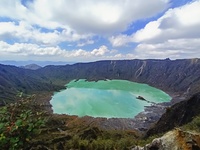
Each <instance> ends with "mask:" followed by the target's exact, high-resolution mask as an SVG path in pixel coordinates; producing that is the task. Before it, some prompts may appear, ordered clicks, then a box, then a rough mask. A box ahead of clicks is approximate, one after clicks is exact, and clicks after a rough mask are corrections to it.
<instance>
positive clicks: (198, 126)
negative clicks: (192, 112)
mask: <svg viewBox="0 0 200 150" xmlns="http://www.w3.org/2000/svg"><path fill="white" fill-rule="evenodd" d="M182 128H183V129H184V130H189V131H196V132H200V115H199V116H196V117H195V118H194V119H193V120H192V121H191V122H190V123H188V124H186V125H184V126H183V127H182Z"/></svg>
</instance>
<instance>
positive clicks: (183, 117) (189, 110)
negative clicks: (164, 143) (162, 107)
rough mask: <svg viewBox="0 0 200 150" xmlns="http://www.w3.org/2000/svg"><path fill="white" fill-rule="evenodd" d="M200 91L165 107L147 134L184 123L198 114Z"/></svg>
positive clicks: (199, 110) (163, 130)
mask: <svg viewBox="0 0 200 150" xmlns="http://www.w3.org/2000/svg"><path fill="white" fill-rule="evenodd" d="M199 108H200V93H197V94H196V95H194V96H192V97H191V98H190V99H188V100H186V101H182V102H180V103H177V104H175V105H173V106H172V107H169V108H167V111H166V112H165V113H164V114H163V115H162V116H161V118H160V120H159V121H158V122H157V123H156V124H155V125H154V126H153V127H152V128H151V129H149V131H147V136H151V135H154V134H158V133H163V132H166V131H169V130H171V129H173V128H174V127H177V126H181V125H184V124H186V123H188V122H190V121H192V119H193V118H194V117H195V116H197V115H199V114H200V109H199Z"/></svg>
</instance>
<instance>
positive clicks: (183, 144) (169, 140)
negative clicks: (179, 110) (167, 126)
mask: <svg viewBox="0 0 200 150" xmlns="http://www.w3.org/2000/svg"><path fill="white" fill-rule="evenodd" d="M199 149H200V134H199V133H193V132H185V131H182V130H180V129H175V130H172V131H170V132H168V133H166V134H165V135H163V136H162V137H160V138H156V139H154V140H153V141H152V142H151V143H150V144H147V145H145V146H144V147H140V146H136V147H135V148H133V149H132V150H199Z"/></svg>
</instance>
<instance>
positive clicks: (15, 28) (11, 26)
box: [0, 21, 91, 45]
mask: <svg viewBox="0 0 200 150" xmlns="http://www.w3.org/2000/svg"><path fill="white" fill-rule="evenodd" d="M0 29H1V30H0V39H1V40H7V39H12V40H14V39H16V40H19V41H21V42H31V43H38V44H42V45H57V44H58V43H60V42H64V41H65V42H73V41H79V40H81V39H87V38H88V37H90V36H91V35H89V34H88V35H86V34H85V35H79V34H77V33H75V32H72V31H70V30H62V31H58V30H54V31H49V32H42V31H41V29H36V28H34V27H32V26H31V25H29V24H27V23H26V22H23V21H20V22H19V24H17V23H15V22H0Z"/></svg>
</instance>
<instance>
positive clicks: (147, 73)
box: [0, 59, 200, 146]
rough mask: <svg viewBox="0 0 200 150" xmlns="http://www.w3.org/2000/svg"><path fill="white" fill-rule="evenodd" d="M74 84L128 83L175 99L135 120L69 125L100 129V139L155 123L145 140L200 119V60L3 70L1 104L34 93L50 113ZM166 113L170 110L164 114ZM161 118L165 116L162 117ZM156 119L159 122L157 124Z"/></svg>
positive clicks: (77, 120) (90, 120) (85, 119)
mask: <svg viewBox="0 0 200 150" xmlns="http://www.w3.org/2000/svg"><path fill="white" fill-rule="evenodd" d="M73 79H87V80H88V81H98V80H105V79H123V80H129V81H134V82H139V83H146V84H149V85H151V86H153V87H156V88H159V89H162V90H163V91H165V92H166V93H168V94H169V95H170V96H172V101H171V102H170V103H163V104H158V105H154V106H151V107H147V108H146V112H145V113H141V114H139V115H138V116H137V117H136V118H135V119H108V120H107V119H105V118H98V119H94V118H92V117H83V118H77V117H75V118H73V117H72V118H73V119H72V120H71V121H70V122H71V123H74V125H75V126H77V125H79V124H80V123H81V124H85V126H86V128H85V129H87V127H89V129H88V130H89V131H90V130H91V128H92V133H93V132H95V134H96V132H97V130H98V132H97V134H100V133H101V132H103V131H102V130H105V129H108V130H116V129H117V130H133V129H136V128H137V129H138V128H139V130H140V131H146V129H147V128H149V126H150V125H153V124H155V125H154V126H152V128H151V129H150V130H148V131H147V134H146V136H153V135H155V134H156V135H157V134H160V133H164V132H167V131H169V130H171V129H173V128H174V127H179V126H182V125H184V124H187V123H189V122H190V121H192V119H193V117H195V116H198V115H199V114H200V112H199V108H200V107H199V105H200V101H199V100H200V96H199V94H198V92H200V86H199V85H200V59H183V60H169V59H166V60H112V61H110V60H108V61H98V62H91V63H77V64H73V65H63V66H46V67H43V68H38V69H37V70H29V69H23V68H18V67H15V66H8V65H0V104H1V105H5V104H6V103H10V102H13V101H16V100H17V99H20V98H22V97H26V96H28V95H30V94H31V95H32V94H36V95H37V103H38V104H40V105H41V104H42V105H41V107H42V106H43V108H45V109H47V110H49V111H51V110H50V107H51V106H50V103H49V100H50V97H51V94H52V93H53V92H54V91H57V90H60V89H63V88H65V87H64V85H65V84H66V83H68V82H69V81H70V80H73ZM196 93H197V94H196ZM193 95H194V96H193ZM174 104H175V105H174ZM172 105H173V106H172ZM171 106H172V107H171ZM166 108H167V109H166ZM165 110H167V111H166V112H165ZM164 112H165V113H164ZM162 113H164V114H163V116H162V117H161V115H162ZM158 114H159V115H158ZM177 116H178V117H177ZM59 117H60V116H58V117H57V118H59ZM160 117H161V118H160ZM61 118H62V117H61ZM159 118H160V119H159ZM62 120H64V122H67V121H66V120H69V118H68V117H67V116H65V117H63V118H62ZM157 120H159V121H158V122H157V123H155V122H156V121H157ZM59 121H60V120H59ZM63 126H64V128H63V129H62V130H65V126H66V124H65V123H64V125H63ZM93 127H98V129H95V130H93ZM99 127H100V128H99ZM76 129H77V130H78V131H76V133H77V134H80V133H81V132H86V131H85V129H84V130H82V129H79V127H77V128H76ZM54 130H57V126H56V127H54ZM68 130H69V129H68ZM70 131H71V130H70ZM70 131H69V132H70ZM57 132H58V131H56V134H57ZM67 132H68V131H67ZM134 132H135V130H134ZM72 133H74V132H72ZM126 134H129V132H127V133H126ZM59 135H60V134H59ZM134 136H135V134H134ZM56 137H57V136H56ZM65 137H66V136H65ZM66 138H69V137H68V136H67V137H66ZM64 139H65V138H64ZM83 139H84V138H83ZM49 140H50V139H49ZM70 140H71V139H70ZM36 143H37V142H36ZM49 144H50V143H49ZM47 145H48V144H47ZM50 145H51V144H50ZM56 145H59V144H56ZM51 146H52V145H51Z"/></svg>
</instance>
